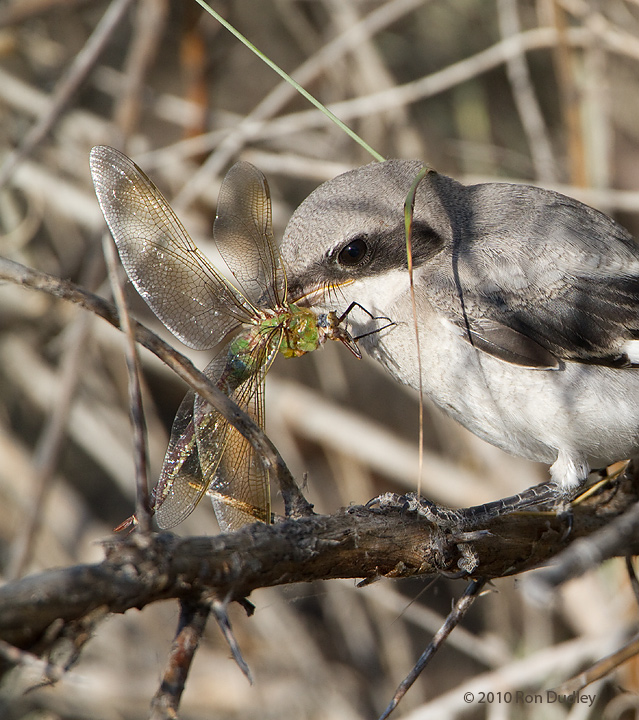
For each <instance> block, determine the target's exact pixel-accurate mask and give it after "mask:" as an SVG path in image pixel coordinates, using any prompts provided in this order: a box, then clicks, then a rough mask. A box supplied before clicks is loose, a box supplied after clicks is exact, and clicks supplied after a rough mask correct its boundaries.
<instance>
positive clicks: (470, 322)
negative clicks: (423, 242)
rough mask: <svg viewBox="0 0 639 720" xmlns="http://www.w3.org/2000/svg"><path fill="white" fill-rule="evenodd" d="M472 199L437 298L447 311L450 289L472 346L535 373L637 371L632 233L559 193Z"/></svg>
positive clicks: (495, 193)
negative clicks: (594, 368) (578, 365)
mask: <svg viewBox="0 0 639 720" xmlns="http://www.w3.org/2000/svg"><path fill="white" fill-rule="evenodd" d="M476 189H477V190H476ZM469 190H470V191H471V193H472V191H475V192H474V193H472V194H471V197H472V202H471V208H472V209H473V211H472V212H470V213H469V214H468V217H467V218H466V221H465V225H464V231H463V232H458V233H457V236H458V237H454V238H453V253H452V263H453V267H452V285H451V268H450V262H451V261H450V257H449V258H448V260H447V262H448V264H449V267H448V268H447V269H446V271H445V272H443V268H442V267H441V266H440V273H439V275H440V281H441V282H440V283H439V289H438V290H437V289H436V290H435V294H436V295H437V296H438V297H439V298H440V299H441V298H442V297H443V295H444V294H448V303H444V305H443V306H442V307H448V308H450V307H451V304H450V293H451V288H452V293H453V295H454V296H455V297H453V303H452V306H453V308H454V310H453V315H454V317H453V318H452V319H453V321H454V322H455V323H456V324H457V325H458V326H459V327H460V328H461V329H462V331H463V332H464V333H465V334H466V337H467V338H468V340H469V342H471V343H472V344H474V345H476V346H477V347H479V348H480V349H481V350H483V351H484V352H488V353H490V354H492V355H495V356H496V357H499V358H501V359H503V360H506V361H508V362H511V363H515V364H519V365H524V366H529V367H538V368H544V367H557V366H558V364H559V363H558V361H561V360H571V361H576V362H582V363H592V364H599V365H608V366H613V367H628V366H635V364H636V363H635V362H633V358H630V357H629V356H628V353H627V347H628V345H627V343H628V342H629V341H632V340H636V339H639V249H638V248H637V246H636V244H635V242H634V240H633V238H632V237H631V236H630V234H629V233H628V232H627V231H626V230H624V229H623V228H622V227H621V226H620V225H618V224H617V223H615V222H614V221H613V220H611V219H610V218H608V217H607V216H605V215H603V214H602V213H600V212H598V211H596V210H593V209H592V208H590V207H588V206H586V205H583V204H582V203H579V202H578V201H576V200H573V199H572V198H568V197H565V196H563V195H560V194H558V193H554V192H550V191H547V190H541V189H539V188H531V187H521V186H515V185H505V184H488V185H481V186H474V188H469ZM435 285H437V282H436V283H435ZM444 288H447V289H444ZM634 360H635V361H636V354H635V356H634Z"/></svg>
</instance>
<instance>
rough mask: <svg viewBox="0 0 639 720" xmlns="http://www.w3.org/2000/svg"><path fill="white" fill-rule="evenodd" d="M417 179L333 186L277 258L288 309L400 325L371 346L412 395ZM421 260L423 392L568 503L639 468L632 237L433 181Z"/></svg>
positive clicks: (536, 200) (491, 188)
mask: <svg viewBox="0 0 639 720" xmlns="http://www.w3.org/2000/svg"><path fill="white" fill-rule="evenodd" d="M422 167H423V165H422V163H420V162H418V161H403V160H389V161H387V162H383V163H375V164H372V165H368V166H365V167H362V168H360V169H357V170H354V171H351V172H347V173H345V174H343V175H340V176H339V177H337V178H335V179H333V180H330V181H329V182H327V183H324V184H323V185H321V186H320V187H319V188H317V190H315V191H314V192H313V193H311V195H310V196H309V197H308V198H307V199H306V200H305V201H304V202H303V203H302V204H301V205H300V207H299V208H298V209H297V210H296V211H295V213H294V214H293V216H292V217H291V220H290V222H289V224H288V226H287V229H286V232H285V235H284V240H283V244H282V255H283V258H284V262H285V265H286V267H287V271H288V282H289V294H290V296H291V297H293V298H297V297H306V298H307V300H308V302H309V303H310V304H312V305H314V306H316V307H319V308H322V309H325V310H344V309H345V308H346V307H348V305H349V304H350V303H351V302H357V303H360V304H361V305H362V306H363V307H365V308H366V309H367V310H368V311H370V313H371V314H372V315H380V316H382V315H383V316H387V317H389V318H390V319H391V320H392V321H394V322H395V325H393V326H392V327H388V328H387V329H385V330H383V331H382V332H379V333H373V334H370V335H367V336H366V337H364V338H363V339H362V341H361V344H362V346H363V347H364V349H365V350H367V351H368V352H369V353H370V354H371V355H372V356H373V357H374V358H376V359H377V360H379V361H380V362H381V363H382V365H384V366H385V367H386V368H387V369H388V370H389V371H390V372H391V373H392V375H394V376H395V378H397V379H398V380H399V381H400V382H402V383H406V384H407V385H410V386H412V387H414V388H416V389H417V388H419V374H418V358H417V343H416V337H415V331H414V324H413V308H412V304H411V299H410V293H409V276H408V270H407V256H406V241H405V231H404V201H405V198H406V195H407V193H408V192H409V189H410V187H411V185H412V184H413V181H414V180H415V178H416V177H417V175H418V173H419V172H420V170H421V169H422ZM412 256H413V263H414V271H413V276H414V282H415V292H416V303H417V320H418V325H419V345H420V351H421V365H422V386H423V390H424V392H425V393H426V394H427V395H428V396H429V397H430V398H431V399H432V400H433V401H434V402H435V403H436V404H437V405H438V406H439V407H440V408H441V409H442V410H443V411H444V412H446V413H448V414H449V415H451V416H452V417H453V418H455V419H456V420H458V421H459V422H460V423H461V424H462V425H464V426H465V427H467V428H468V429H469V430H471V431H472V432H473V433H475V434H476V435H478V436H479V437H481V438H483V439H484V440H487V441H488V442H490V443H492V444H493V445H496V446H497V447H500V448H502V449H503V450H506V451H507V452H509V453H512V454H514V455H519V456H522V457H525V458H528V459H530V460H535V461H541V462H545V463H549V464H551V468H550V471H551V476H552V480H553V481H554V483H556V485H557V486H558V490H559V491H560V492H561V494H568V493H569V492H571V491H573V490H574V489H575V488H576V487H577V486H578V485H579V484H580V483H583V482H584V480H585V479H586V477H587V476H588V473H589V472H590V470H591V469H598V468H603V467H605V466H606V465H609V464H610V463H612V462H614V461H616V460H622V459H625V458H628V457H631V456H633V455H635V454H637V453H639V249H638V247H637V245H636V244H635V242H634V240H633V238H632V237H631V235H630V234H629V233H628V232H627V231H626V230H624V228H622V227H621V226H620V225H618V224H617V223H615V222H614V221H613V220H611V219H610V218H608V217H607V216H605V215H603V214H602V213H600V212H598V211H596V210H593V209H592V208H590V207H587V206H586V205H583V204H582V203H579V202H577V201H576V200H573V199H571V198H569V197H566V196H564V195H560V194H559V193H556V192H551V191H549V190H542V189H539V188H536V187H528V186H522V185H513V184H507V183H488V184H480V185H470V186H465V185H461V184H460V183H458V182H456V181H455V180H452V179H451V178H449V177H446V176H444V175H440V174H438V173H436V172H434V171H431V172H429V173H428V174H427V175H426V176H425V177H424V179H423V180H422V181H421V183H420V184H419V185H418V188H417V193H416V197H415V206H414V226H413V235H412ZM349 320H350V322H351V323H352V325H353V330H354V332H353V334H364V333H366V332H369V331H370V330H371V329H373V325H372V323H371V320H370V318H369V317H368V316H367V315H365V314H363V313H361V316H360V315H357V314H355V313H353V314H352V315H351V316H350V317H349Z"/></svg>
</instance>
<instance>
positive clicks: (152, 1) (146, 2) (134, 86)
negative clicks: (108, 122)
mask: <svg viewBox="0 0 639 720" xmlns="http://www.w3.org/2000/svg"><path fill="white" fill-rule="evenodd" d="M167 12H168V8H167V0H140V2H139V3H138V8H137V12H136V16H135V32H134V35H133V40H132V42H131V45H130V49H129V52H128V55H127V58H126V62H125V65H124V68H123V77H124V84H123V88H122V92H121V94H120V95H119V97H118V101H117V106H116V109H115V113H114V116H115V124H116V126H117V127H118V129H119V130H120V132H121V133H122V135H123V136H124V137H130V136H131V135H132V134H133V133H134V132H135V130H136V128H137V126H138V121H139V118H140V99H141V98H142V95H143V86H144V79H145V77H146V74H147V72H148V70H149V68H150V67H151V65H152V63H153V61H154V60H155V56H156V54H157V50H158V47H159V45H160V42H161V40H162V32H163V30H164V25H165V23H166V16H167Z"/></svg>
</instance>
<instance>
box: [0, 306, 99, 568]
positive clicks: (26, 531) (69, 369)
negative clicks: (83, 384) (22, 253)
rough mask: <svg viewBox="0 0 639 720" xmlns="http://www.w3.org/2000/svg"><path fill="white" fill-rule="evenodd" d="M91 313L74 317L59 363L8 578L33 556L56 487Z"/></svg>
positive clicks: (36, 451)
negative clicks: (50, 498) (28, 502)
mask: <svg viewBox="0 0 639 720" xmlns="http://www.w3.org/2000/svg"><path fill="white" fill-rule="evenodd" d="M90 321H91V317H90V316H89V315H86V314H85V313H82V314H81V315H80V316H79V317H77V318H76V319H75V322H74V324H73V329H72V332H71V335H70V337H69V338H68V349H67V351H66V352H65V354H64V357H63V358H62V360H61V363H60V368H61V370H60V382H59V385H58V390H57V393H56V398H55V404H54V405H53V407H52V409H51V414H50V415H49V417H48V419H47V422H46V425H45V427H44V429H43V431H42V434H41V435H40V437H39V438H38V443H37V445H36V449H35V453H34V460H33V473H34V478H33V485H34V488H35V492H34V496H33V498H31V502H30V505H29V510H28V512H27V518H26V520H25V521H24V523H22V524H21V525H20V532H19V534H18V537H17V538H16V540H15V541H14V543H13V544H12V547H11V558H10V560H9V563H8V567H7V571H6V579H7V580H13V579H15V578H18V577H21V576H22V575H23V574H24V571H25V569H26V567H27V565H28V564H29V562H30V560H31V555H32V553H33V548H34V543H35V538H36V535H37V531H38V529H39V527H40V523H41V521H42V516H43V511H44V507H45V504H46V500H47V497H48V495H49V492H50V490H51V488H52V487H53V475H54V472H55V469H56V466H57V462H58V457H59V454H60V449H61V445H62V442H63V440H64V436H65V433H66V429H67V420H68V417H69V412H70V411H71V404H72V401H73V398H74V395H75V391H76V388H77V385H78V380H79V378H80V372H79V367H80V364H81V362H82V359H83V358H84V355H85V347H86V338H87V335H88V332H89V328H90V324H91V323H90Z"/></svg>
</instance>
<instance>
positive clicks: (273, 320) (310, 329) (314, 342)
mask: <svg viewBox="0 0 639 720" xmlns="http://www.w3.org/2000/svg"><path fill="white" fill-rule="evenodd" d="M261 328H262V331H264V330H267V329H268V328H281V331H282V341H281V343H280V348H279V349H280V352H281V353H282V355H284V357H287V358H291V357H300V356H301V355H304V354H305V353H308V352H313V350H317V348H318V347H319V346H320V345H321V344H322V336H321V333H320V328H319V327H318V323H317V315H316V314H315V313H314V312H313V311H312V310H309V309H308V308H301V307H298V306H297V305H295V304H294V303H288V309H286V310H283V311H282V312H279V313H277V314H275V315H273V316H272V317H270V318H268V319H267V320H266V321H264V322H263V323H262V325H261ZM267 331H268V330H267Z"/></svg>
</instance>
